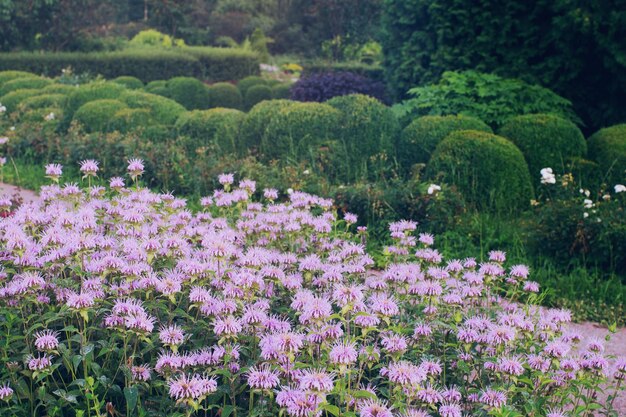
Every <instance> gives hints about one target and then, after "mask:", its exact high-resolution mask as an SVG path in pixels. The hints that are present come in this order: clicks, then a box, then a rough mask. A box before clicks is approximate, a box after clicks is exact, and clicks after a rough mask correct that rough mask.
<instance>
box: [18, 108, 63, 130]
mask: <svg viewBox="0 0 626 417" xmlns="http://www.w3.org/2000/svg"><path fill="white" fill-rule="evenodd" d="M51 113H54V119H52V120H46V117H48V116H49V115H50V114H51ZM62 119H63V108H62V107H56V106H48V107H38V108H33V109H27V110H25V111H24V112H23V113H22V114H20V122H21V123H39V124H40V123H45V127H52V130H54V129H56V126H57V124H58V123H59V121H60V120H62Z"/></svg>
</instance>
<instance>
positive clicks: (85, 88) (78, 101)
mask: <svg viewBox="0 0 626 417" xmlns="http://www.w3.org/2000/svg"><path fill="white" fill-rule="evenodd" d="M125 91H127V89H126V87H124V86H122V85H120V84H116V83H103V82H96V83H90V84H85V85H81V86H80V87H78V88H76V89H75V90H74V92H72V93H71V94H70V95H69V96H68V98H67V101H66V103H65V108H64V109H63V111H64V113H65V115H64V118H65V120H64V126H65V127H67V126H69V122H70V121H71V120H72V119H73V117H74V112H75V111H76V110H78V108H79V107H81V106H82V105H83V104H85V103H88V102H90V101H94V100H102V99H117V98H119V97H120V96H121V95H122V94H123V93H124V92H125Z"/></svg>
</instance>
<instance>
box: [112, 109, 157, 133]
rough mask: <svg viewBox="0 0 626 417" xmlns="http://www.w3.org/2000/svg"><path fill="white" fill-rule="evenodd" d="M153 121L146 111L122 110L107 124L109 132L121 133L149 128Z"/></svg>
mask: <svg viewBox="0 0 626 417" xmlns="http://www.w3.org/2000/svg"><path fill="white" fill-rule="evenodd" d="M153 121H154V120H153V119H152V113H151V112H150V110H148V109H131V108H123V109H121V110H118V111H117V112H115V114H114V115H113V117H112V118H111V120H110V122H109V130H117V131H119V132H122V133H126V132H132V131H134V130H137V129H140V128H145V127H147V126H149V125H150V124H151V123H152V122H153Z"/></svg>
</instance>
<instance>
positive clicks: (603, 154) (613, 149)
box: [588, 124, 626, 185]
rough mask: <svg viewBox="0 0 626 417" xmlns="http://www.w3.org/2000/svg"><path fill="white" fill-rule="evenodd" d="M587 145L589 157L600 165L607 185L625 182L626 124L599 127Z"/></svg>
mask: <svg viewBox="0 0 626 417" xmlns="http://www.w3.org/2000/svg"><path fill="white" fill-rule="evenodd" d="M588 145H589V158H590V159H592V160H594V161H596V162H597V163H598V164H599V165H600V168H601V170H602V172H603V174H604V180H605V181H606V182H607V183H608V184H609V185H611V184H612V183H615V182H619V183H622V184H623V183H624V182H626V181H625V180H626V124H621V125H615V126H611V127H607V128H604V129H600V130H599V131H597V132H596V133H594V134H593V135H592V136H591V137H590V138H589V140H588Z"/></svg>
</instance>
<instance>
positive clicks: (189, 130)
mask: <svg viewBox="0 0 626 417" xmlns="http://www.w3.org/2000/svg"><path fill="white" fill-rule="evenodd" d="M244 119H245V114H244V113H243V112H241V111H239V110H235V109H225V108H214V109H210V110H195V111H192V112H187V113H183V114H181V115H180V117H179V118H178V120H177V121H176V130H177V132H178V134H179V135H181V136H186V137H188V138H189V142H188V143H187V146H188V147H189V149H190V151H191V153H196V152H211V153H215V154H216V155H218V156H224V155H233V154H235V153H237V151H238V149H239V132H240V129H241V125H242V123H243V121H244Z"/></svg>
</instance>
